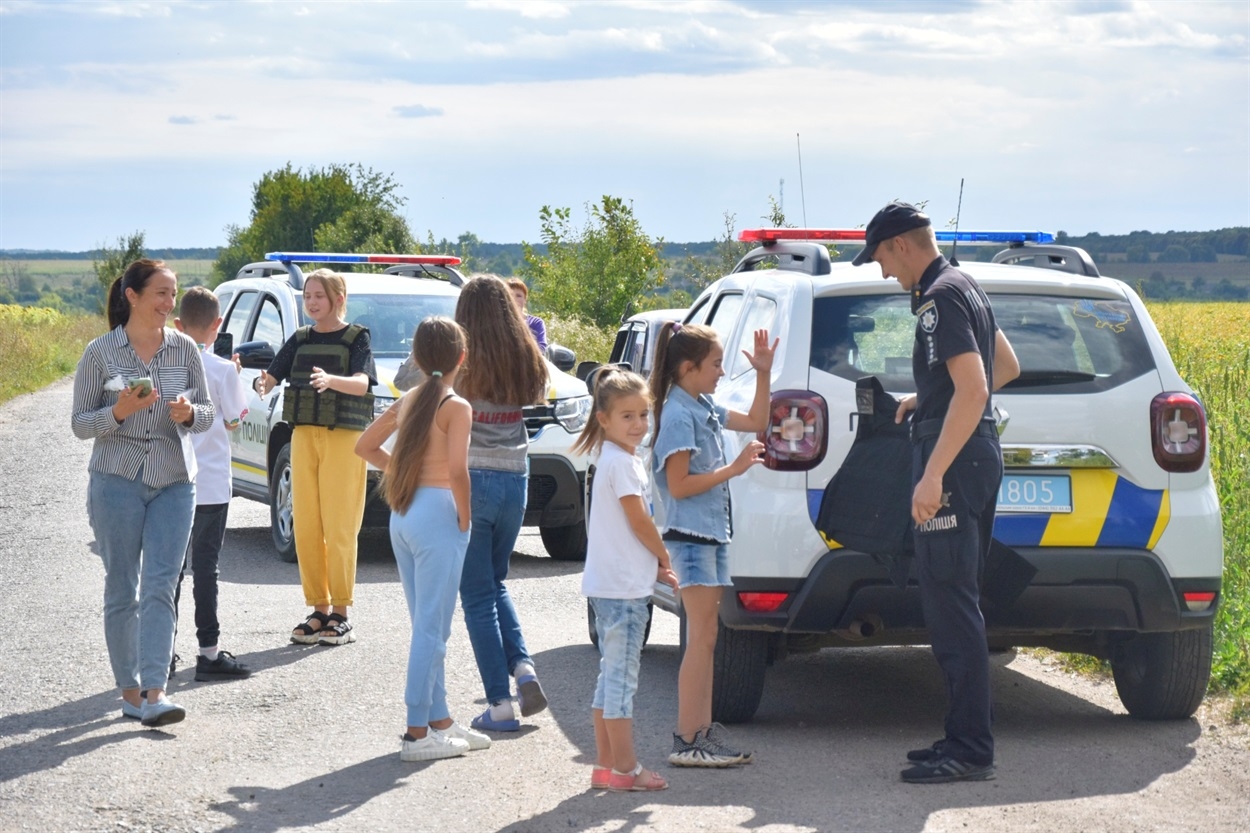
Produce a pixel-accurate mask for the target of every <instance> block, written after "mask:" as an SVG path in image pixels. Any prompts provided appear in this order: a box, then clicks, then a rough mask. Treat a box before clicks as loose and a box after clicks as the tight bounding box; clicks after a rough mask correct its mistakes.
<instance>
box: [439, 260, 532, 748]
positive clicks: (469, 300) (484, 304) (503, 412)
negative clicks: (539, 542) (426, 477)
mask: <svg viewBox="0 0 1250 833" xmlns="http://www.w3.org/2000/svg"><path fill="white" fill-rule="evenodd" d="M456 323H458V324H459V325H460V326H461V327H463V328H464V331H465V334H466V335H467V336H468V345H469V352H468V358H467V360H466V362H465V366H464V369H463V370H462V371H461V372H460V374H459V376H458V377H457V380H456V392H457V393H459V394H460V395H461V396H464V397H465V398H466V399H468V400H469V403H470V405H472V407H473V429H472V432H471V433H470V440H469V479H470V482H471V484H472V492H473V531H472V534H471V536H470V538H469V549H468V552H467V553H466V555H465V562H464V572H463V574H462V575H461V579H460V602H461V605H462V606H463V608H464V620H465V625H466V626H467V627H468V630H469V641H470V642H471V643H472V644H473V655H474V657H475V658H476V659H477V669H478V673H479V674H480V675H481V677H482V685H483V687H484V688H485V690H486V700H487V702H488V703H489V705H488V706H487V708H486V711H484V712H482V714H480V715H478V716H477V717H475V718H474V719H473V723H472V726H473V728H474V729H486V730H489V731H495V732H515V731H517V730H518V729H520V728H521V722H520V720H518V719H517V716H516V712H515V710H514V709H513V705H512V693H511V687H510V685H509V679H508V677H509V675H511V676H513V677H515V679H516V683H517V694H518V697H519V700H520V710H521V715H522V716H524V717H529V716H530V715H533V714H537V713H538V712H540V711H542V710H543V709H545V708H547V697H546V695H545V694H544V693H543V689H542V686H541V685H540V684H539V682H538V676H537V675H536V674H535V672H534V663H533V660H532V659H531V657H530V655H529V651H528V650H527V649H526V647H525V639H524V637H523V636H522V634H521V622H520V619H519V618H518V617H517V613H516V608H515V607H514V606H513V604H512V597H511V596H509V595H508V588H507V587H505V586H504V579H506V578H507V577H508V561H509V559H511V557H512V548H513V546H515V544H516V539H517V535H518V534H519V533H520V531H521V522H522V520H523V519H524V518H525V497H526V481H527V480H528V472H529V460H528V458H527V454H528V453H529V435H528V434H527V433H526V430H525V420H524V417H523V415H522V413H521V408H522V407H524V406H526V405H532V404H536V403H538V402H540V401H542V400H543V398H544V395H545V394H546V390H547V366H546V363H545V362H544V361H543V359H542V355H541V354H540V353H539V352H538V347H537V345H535V343H534V339H533V337H532V336H531V335H530V332H529V330H528V329H527V328H526V325H525V321H524V320H523V319H522V318H521V314H520V313H519V312H518V311H517V308H516V306H515V304H513V302H512V299H511V296H510V295H509V292H508V287H507V286H506V285H505V284H504V282H503V281H502V280H501V279H499V278H498V277H496V276H494V275H478V276H475V277H474V278H473V279H472V280H470V281H468V283H466V284H465V285H464V286H463V287H461V289H460V298H459V300H458V301H457V302H456Z"/></svg>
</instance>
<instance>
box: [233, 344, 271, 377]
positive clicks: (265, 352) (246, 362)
mask: <svg viewBox="0 0 1250 833" xmlns="http://www.w3.org/2000/svg"><path fill="white" fill-rule="evenodd" d="M235 352H236V353H238V354H239V363H240V364H242V365H243V366H244V367H246V368H247V369H249V370H265V369H267V368H268V367H269V365H270V364H271V363H272V362H273V356H274V353H273V345H272V344H270V343H269V342H267V341H245V342H244V343H242V344H240V345H239V346H238V349H236V350H235Z"/></svg>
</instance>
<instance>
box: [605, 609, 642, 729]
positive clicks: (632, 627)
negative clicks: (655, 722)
mask: <svg viewBox="0 0 1250 833" xmlns="http://www.w3.org/2000/svg"><path fill="white" fill-rule="evenodd" d="M649 601H650V599H602V598H599V597H597V596H592V597H591V599H590V606H591V607H592V608H594V611H595V632H596V634H597V635H598V637H599V679H598V681H596V683H595V697H594V700H592V701H591V708H595V709H602V710H603V718H604V720H620V719H622V718H632V717H633V716H634V694H635V693H636V692H637V691H638V666H639V665H640V664H641V661H642V643H643V641H644V640H645V639H646V637H647V618H648V615H647V602H649Z"/></svg>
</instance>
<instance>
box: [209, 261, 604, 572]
mask: <svg viewBox="0 0 1250 833" xmlns="http://www.w3.org/2000/svg"><path fill="white" fill-rule="evenodd" d="M265 257H266V260H265V261H262V262H258V263H250V264H248V265H247V266H244V267H243V268H242V269H240V270H239V272H238V274H237V275H236V277H235V279H234V280H231V281H226V282H224V283H222V284H221V285H220V286H218V287H217V289H216V290H215V294H216V295H217V298H218V300H219V301H220V303H221V309H222V318H223V322H222V325H221V332H220V337H219V343H218V345H217V350H218V352H219V353H221V354H223V355H229V354H230V351H231V350H233V351H234V352H237V353H238V354H239V357H240V361H241V363H242V365H243V377H244V378H243V381H244V383H245V386H246V387H247V388H248V390H249V392H250V393H249V398H250V401H249V402H248V412H247V415H246V416H245V417H244V418H243V420H242V423H241V425H240V426H239V429H238V430H237V431H234V432H232V433H231V435H230V444H231V446H230V448H231V464H232V473H233V475H234V493H235V494H236V495H242V496H244V497H249V498H252V499H254V500H259V501H262V502H265V503H268V504H269V509H270V518H271V522H272V532H273V542H274V546H275V547H276V548H277V550H278V555H279V556H280V557H281V558H282V559H283V560H284V561H295V559H296V554H295V538H294V526H293V523H292V518H291V515H292V504H291V446H290V440H291V425H290V424H289V423H287V422H286V421H284V419H283V407H282V405H283V402H282V400H283V391H284V390H285V388H286V386H285V385H283V386H281V387H279V388H278V389H276V390H275V391H273V392H272V393H270V395H269V396H267V397H265V398H264V399H261V398H260V397H259V396H257V395H256V393H255V392H253V391H252V381H253V379H255V377H256V376H257V375H259V372H260V371H263V370H264V369H265V368H267V367H268V366H269V363H270V362H271V361H272V360H273V357H274V354H275V353H276V352H277V350H278V349H279V348H281V346H282V345H283V344H284V343H285V342H286V340H287V339H288V338H290V337H291V336H292V335H293V334H294V333H295V331H296V330H297V329H299V327H300V326H302V325H304V324H310V323H311V321H309V320H308V319H307V317H306V316H305V315H304V312H303V302H302V295H303V289H304V273H303V271H302V269H301V268H300V264H308V263H316V264H325V265H327V266H331V267H332V266H333V265H334V264H339V263H352V264H380V265H386V266H387V269H386V271H385V273H383V274H363V273H354V272H346V273H343V277H344V279H345V280H346V282H347V315H346V317H347V320H348V322H349V323H352V324H361V325H364V326H366V327H368V328H369V334H370V338H371V342H372V345H373V358H374V364H375V365H376V367H377V377H378V384H377V385H376V386H375V387H374V388H373V394H374V408H375V413H381V412H382V411H384V410H385V409H386V408H387V407H388V406H389V405H390V404H391V403H392V402H394V401H395V400H396V399H397V398H398V397H399V396H400V391H399V389H398V388H396V387H395V383H394V380H395V374H396V373H397V372H398V370H399V365H400V364H401V363H402V362H403V360H404V359H405V358H407V357H408V355H409V353H410V352H411V350H412V344H411V342H412V335H413V332H414V331H415V330H416V327H417V324H419V323H420V322H421V321H422V320H423V319H425V318H427V317H429V316H431V315H444V316H447V317H449V318H450V317H454V315H455V311H456V299H457V298H458V296H459V293H460V286H461V285H462V284H463V283H464V276H463V275H462V274H461V273H460V272H459V271H457V269H456V268H455V267H456V266H457V265H458V264H459V263H460V259H459V258H457V257H452V256H448V255H370V254H329V253H286V252H272V253H270V254H267V255H266V256H265ZM548 356H555V357H556V358H557V359H558V360H559V361H560V364H561V365H564V367H563V368H560V367H557V366H556V365H555V364H553V363H552V361H551V359H550V358H548V359H547V370H548V376H549V382H548V391H547V401H546V402H545V403H543V404H540V405H535V406H533V407H529V408H526V409H525V410H524V416H525V424H526V428H527V430H528V432H529V438H530V449H529V462H530V477H529V495H528V502H527V505H526V510H525V524H526V525H528V526H538V528H539V531H540V533H541V535H542V539H543V544H544V546H546V548H547V552H548V554H550V555H551V556H552V557H553V558H558V559H563V560H581V559H584V558H585V557H586V535H585V525H584V523H583V517H582V516H583V509H582V505H583V501H582V490H583V484H584V483H585V477H586V458H585V457H584V456H576V455H572V454H570V453H569V446H571V445H572V443H573V440H574V439H575V438H576V436H577V435H578V434H579V433H580V432H581V429H582V426H583V425H585V422H586V418H587V416H588V414H589V412H590V397H589V396H588V395H587V392H586V385H585V383H584V382H582V381H581V380H579V379H577V378H575V377H574V376H571V375H570V374H568V373H567V372H565V371H566V370H568V369H570V368H571V367H572V366H573V363H574V357H573V356H572V354H571V353H570V352H569V351H568V350H567V349H565V348H562V347H559V346H558V345H553V346H552V347H551V348H549V350H548ZM378 477H379V472H377V471H376V470H375V469H373V468H372V467H370V469H369V478H370V481H371V484H375V483H376V481H377V478H378ZM389 520H390V510H389V508H388V507H387V506H386V503H385V502H384V501H383V500H382V499H381V498H380V497H379V496H378V495H376V494H375V492H374V489H372V488H370V490H369V499H368V501H367V503H366V505H365V517H364V526H365V527H382V528H385V527H386V526H387V524H388V523H389Z"/></svg>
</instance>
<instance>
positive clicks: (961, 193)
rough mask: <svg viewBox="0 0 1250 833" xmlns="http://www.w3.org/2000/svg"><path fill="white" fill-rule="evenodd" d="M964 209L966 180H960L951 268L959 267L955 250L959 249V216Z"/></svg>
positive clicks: (952, 242) (961, 178)
mask: <svg viewBox="0 0 1250 833" xmlns="http://www.w3.org/2000/svg"><path fill="white" fill-rule="evenodd" d="M963 208H964V178H963V177H962V176H961V177H960V178H959V202H958V203H957V204H956V206H955V239H954V240H952V241H951V266H958V265H959V259H958V258H957V257H955V250H956V249H958V248H959V215H960V212H962V211H963Z"/></svg>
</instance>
